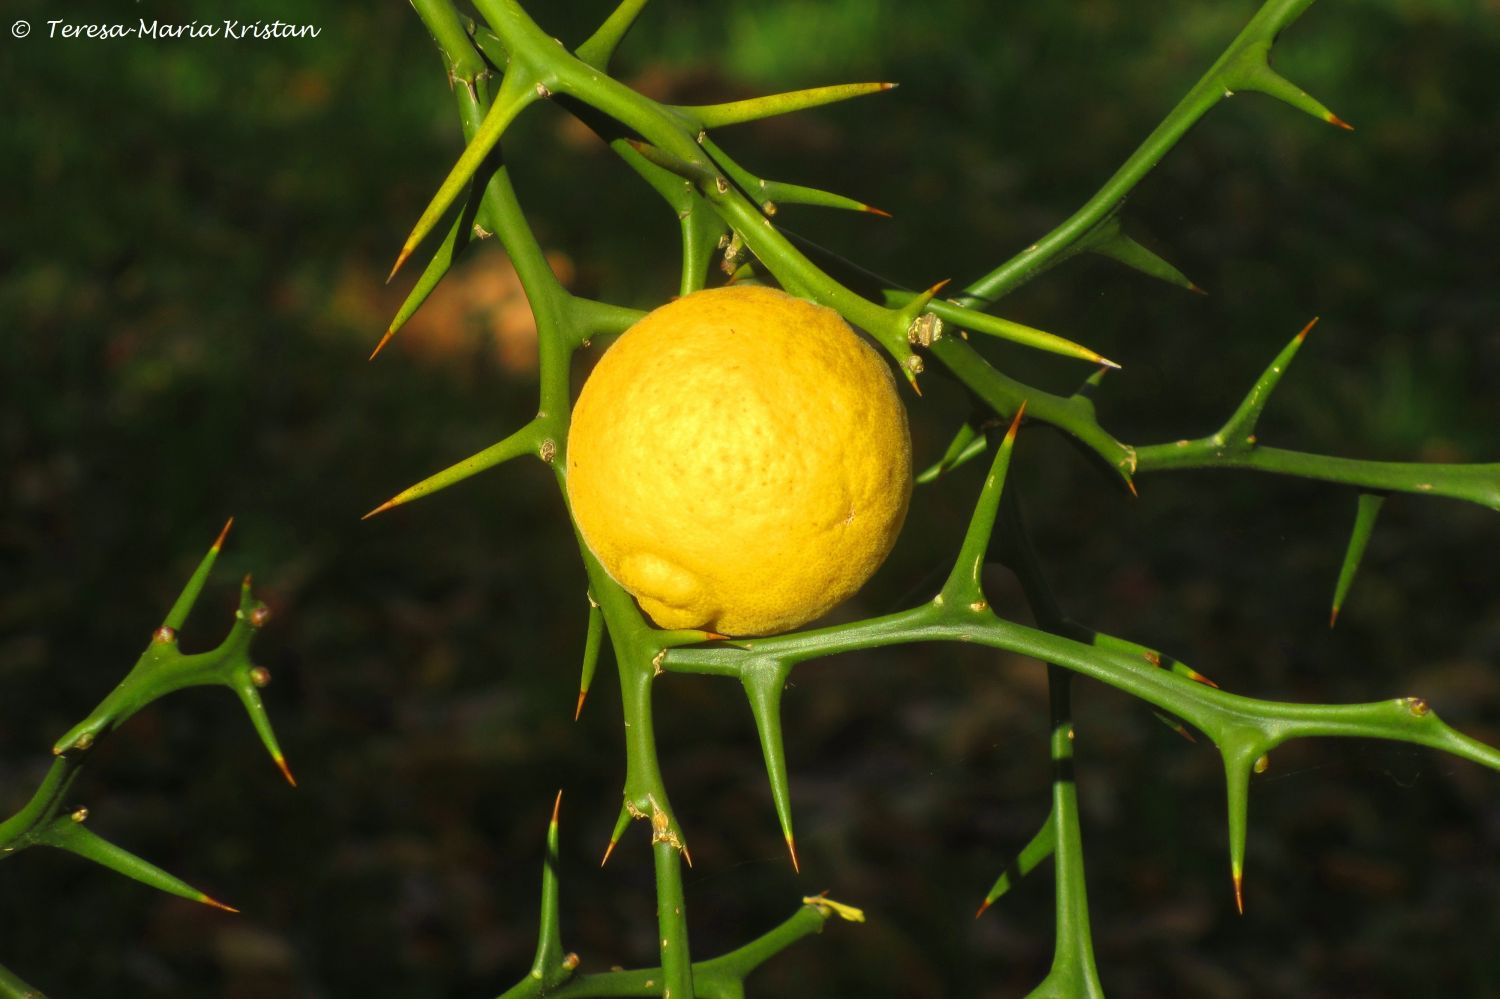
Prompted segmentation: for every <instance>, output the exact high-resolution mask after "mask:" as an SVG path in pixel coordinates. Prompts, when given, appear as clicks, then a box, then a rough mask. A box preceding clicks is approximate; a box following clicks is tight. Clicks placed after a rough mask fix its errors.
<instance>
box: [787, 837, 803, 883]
mask: <svg viewBox="0 0 1500 999" xmlns="http://www.w3.org/2000/svg"><path fill="white" fill-rule="evenodd" d="M786 848H787V852H788V853H790V854H791V855H792V870H793V871H794V872H795V873H797V874H801V873H802V865H801V864H799V863H797V841H796V840H794V839H792V836H791V833H788V834H787V837H786Z"/></svg>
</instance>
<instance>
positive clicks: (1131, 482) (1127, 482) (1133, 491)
mask: <svg viewBox="0 0 1500 999" xmlns="http://www.w3.org/2000/svg"><path fill="white" fill-rule="evenodd" d="M1125 488H1126V489H1129V490H1130V495H1131V497H1132V498H1134V499H1140V498H1141V494H1140V493H1139V492H1137V491H1136V488H1135V480H1134V479H1129V478H1127V479H1126V480H1125Z"/></svg>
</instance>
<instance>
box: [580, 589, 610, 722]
mask: <svg viewBox="0 0 1500 999" xmlns="http://www.w3.org/2000/svg"><path fill="white" fill-rule="evenodd" d="M603 639H604V611H603V610H602V609H600V607H599V605H598V604H597V603H595V602H594V595H593V594H592V593H591V594H589V630H588V637H587V638H586V639H584V642H583V675H582V677H581V678H580V679H579V681H578V707H577V709H576V710H575V711H574V712H573V720H574V721H577V720H578V719H579V718H581V717H582V716H583V702H584V701H585V700H587V699H588V696H589V686H590V685H591V684H592V683H593V682H594V670H595V668H596V667H598V665H599V649H600V648H601V647H602V646H603V644H604V641H603Z"/></svg>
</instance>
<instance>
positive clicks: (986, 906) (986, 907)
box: [974, 899, 991, 919]
mask: <svg viewBox="0 0 1500 999" xmlns="http://www.w3.org/2000/svg"><path fill="white" fill-rule="evenodd" d="M990 904H991V903H990V900H989V899H985V900H984V901H983V902H980V903H979V911H978V912H976V913H974V918H975V919H978V918H979V917H980V916H982V915H984V914H985V913H986V912H988V911H990Z"/></svg>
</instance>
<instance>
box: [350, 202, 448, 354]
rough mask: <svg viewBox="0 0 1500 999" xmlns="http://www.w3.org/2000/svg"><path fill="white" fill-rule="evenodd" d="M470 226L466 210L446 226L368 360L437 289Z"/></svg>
mask: <svg viewBox="0 0 1500 999" xmlns="http://www.w3.org/2000/svg"><path fill="white" fill-rule="evenodd" d="M472 224H473V218H472V216H471V215H470V214H469V212H468V211H467V208H465V209H464V210H461V211H460V212H459V213H458V217H457V218H456V219H454V220H453V225H452V226H451V227H449V229H448V235H446V236H444V237H443V243H442V245H441V246H439V247H438V250H437V252H436V253H434V254H433V255H432V259H431V260H429V261H427V266H426V267H425V268H424V269H423V270H422V276H421V277H419V278H417V283H416V284H415V285H413V286H412V289H411V291H410V292H408V293H407V295H406V300H405V301H404V302H402V303H401V308H399V309H397V310H396V315H395V318H393V319H392V320H391V323H390V325H389V326H387V327H386V329H385V333H384V334H383V335H382V336H381V337H380V342H379V343H377V344H376V345H375V349H374V350H372V351H370V357H369V359H370V360H372V361H373V360H375V358H376V357H377V356H378V355H379V354H380V352H381V351H382V350H384V349H385V345H386V344H388V343H390V342H391V339H392V338H393V337H395V335H396V332H397V331H398V330H399V329H401V327H403V326H405V325H406V321H407V320H408V319H410V318H411V317H412V316H413V315H414V314H415V313H416V311H417V310H418V309H420V308H421V307H422V303H423V302H425V301H427V296H429V295H431V294H432V291H433V289H434V288H436V287H437V286H438V282H440V281H441V280H442V279H443V276H444V275H445V274H447V273H448V269H449V268H450V267H451V266H452V265H453V258H454V257H455V256H456V255H457V251H458V237H459V234H460V233H462V232H463V231H464V230H465V229H466V228H468V227H469V226H470V225H472Z"/></svg>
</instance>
